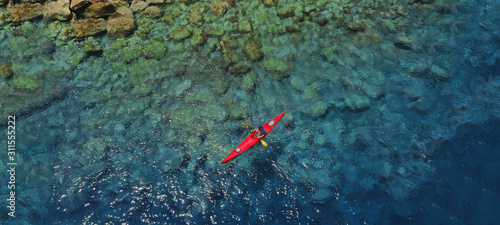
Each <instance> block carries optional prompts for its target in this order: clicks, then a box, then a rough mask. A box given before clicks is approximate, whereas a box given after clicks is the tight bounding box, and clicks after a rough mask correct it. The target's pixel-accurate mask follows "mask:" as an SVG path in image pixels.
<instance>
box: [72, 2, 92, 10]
mask: <svg viewBox="0 0 500 225" xmlns="http://www.w3.org/2000/svg"><path fill="white" fill-rule="evenodd" d="M88 3H89V1H88V0H71V3H70V4H69V8H70V9H71V10H73V11H76V10H78V9H80V8H82V7H83V6H85V5H87V4H88Z"/></svg>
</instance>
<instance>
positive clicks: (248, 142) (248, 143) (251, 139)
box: [221, 112, 285, 164]
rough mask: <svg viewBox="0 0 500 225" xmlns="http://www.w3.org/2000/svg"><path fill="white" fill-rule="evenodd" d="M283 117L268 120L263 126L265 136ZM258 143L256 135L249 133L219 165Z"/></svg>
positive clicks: (281, 115)
mask: <svg viewBox="0 0 500 225" xmlns="http://www.w3.org/2000/svg"><path fill="white" fill-rule="evenodd" d="M283 115H285V112H283V113H281V114H280V115H279V116H277V117H275V118H274V119H272V120H269V122H267V123H266V124H264V130H265V131H266V134H265V136H267V135H268V134H269V132H271V130H273V128H274V127H276V124H278V122H279V121H280V120H281V117H283ZM265 136H264V137H265ZM259 141H260V139H259V138H257V135H256V134H255V133H251V134H250V135H248V137H247V138H245V140H243V141H242V142H241V144H239V145H238V146H237V147H236V148H235V149H234V150H233V151H232V152H231V153H230V154H229V155H228V156H227V157H226V158H225V159H224V160H222V162H221V164H223V163H226V162H227V161H229V160H231V159H233V158H235V157H236V156H239V155H240V154H242V153H243V152H245V151H246V150H248V149H250V148H252V147H253V146H254V145H255V144H257V143H258V142H259Z"/></svg>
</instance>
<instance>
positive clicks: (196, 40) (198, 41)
mask: <svg viewBox="0 0 500 225" xmlns="http://www.w3.org/2000/svg"><path fill="white" fill-rule="evenodd" d="M206 41H207V35H205V32H203V30H202V29H199V28H196V29H194V30H193V36H192V37H191V45H192V46H193V47H198V46H201V45H203V44H205V42H206Z"/></svg>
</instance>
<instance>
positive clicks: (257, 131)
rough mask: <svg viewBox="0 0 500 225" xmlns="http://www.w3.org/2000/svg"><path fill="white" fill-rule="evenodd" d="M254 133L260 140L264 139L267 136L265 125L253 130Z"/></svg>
mask: <svg viewBox="0 0 500 225" xmlns="http://www.w3.org/2000/svg"><path fill="white" fill-rule="evenodd" d="M252 133H255V134H256V135H257V138H258V139H262V138H263V137H264V136H265V135H266V130H264V125H262V124H259V126H257V128H256V129H253V130H252Z"/></svg>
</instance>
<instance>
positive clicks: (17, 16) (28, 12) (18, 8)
mask: <svg viewBox="0 0 500 225" xmlns="http://www.w3.org/2000/svg"><path fill="white" fill-rule="evenodd" d="M9 13H10V18H11V20H12V22H21V21H25V20H31V19H34V18H36V17H39V16H42V15H43V6H42V4H40V3H34V4H31V3H25V4H22V5H15V6H12V7H10V8H9Z"/></svg>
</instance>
